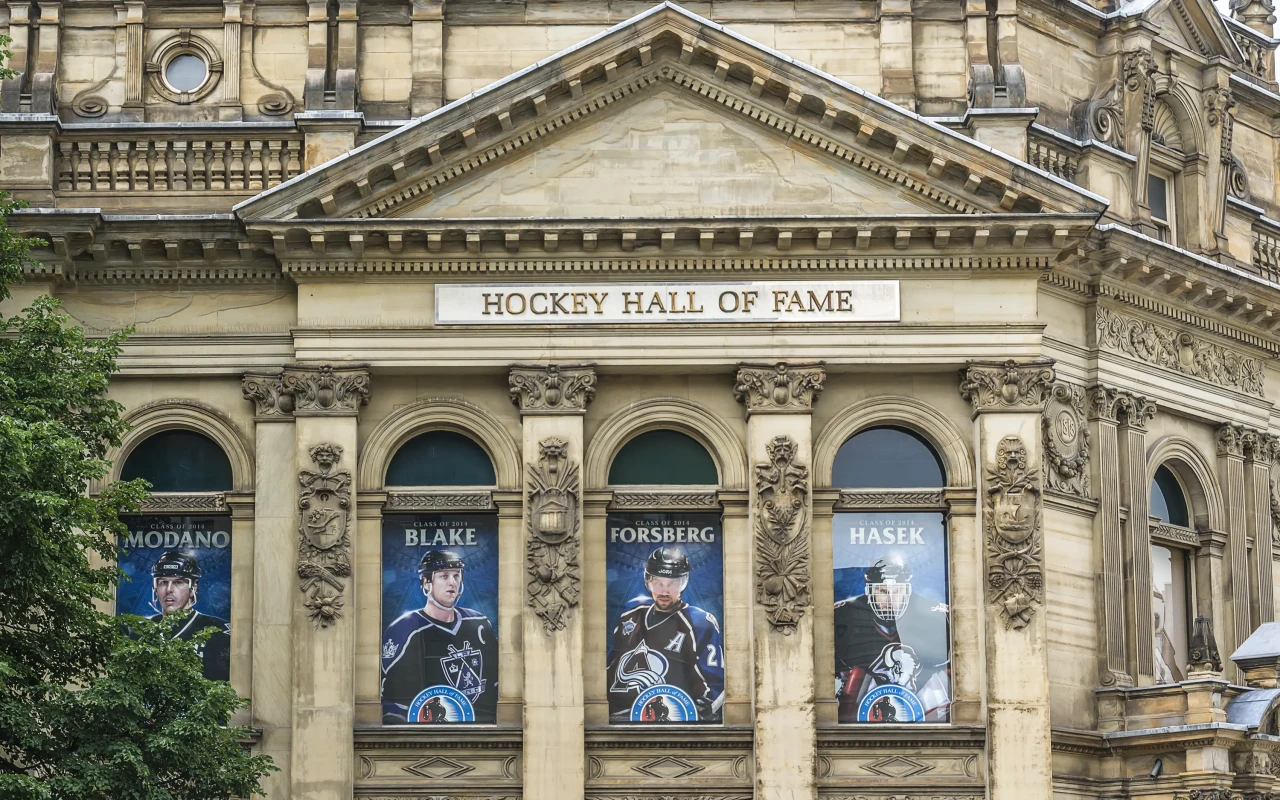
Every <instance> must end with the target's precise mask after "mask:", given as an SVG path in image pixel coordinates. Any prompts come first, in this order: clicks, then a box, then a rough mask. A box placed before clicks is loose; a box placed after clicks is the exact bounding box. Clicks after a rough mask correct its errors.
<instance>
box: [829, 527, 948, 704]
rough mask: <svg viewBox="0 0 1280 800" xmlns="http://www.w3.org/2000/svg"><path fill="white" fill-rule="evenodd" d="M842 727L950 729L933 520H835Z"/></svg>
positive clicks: (942, 594)
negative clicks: (935, 725) (941, 725)
mask: <svg viewBox="0 0 1280 800" xmlns="http://www.w3.org/2000/svg"><path fill="white" fill-rule="evenodd" d="M832 555H833V557H834V561H833V563H834V567H835V570H834V572H835V574H834V579H835V597H836V604H835V650H836V663H835V679H836V686H835V690H836V698H837V699H838V700H839V704H840V705H839V719H840V722H877V723H893V722H947V721H949V719H950V716H951V631H950V622H951V611H950V608H949V606H948V602H949V599H948V598H949V595H948V593H947V537H946V531H945V527H944V518H943V515H942V514H940V513H936V512H861V513H856V514H836V515H835V518H834V519H833V520H832Z"/></svg>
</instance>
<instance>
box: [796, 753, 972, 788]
mask: <svg viewBox="0 0 1280 800" xmlns="http://www.w3.org/2000/svg"><path fill="white" fill-rule="evenodd" d="M878 778H885V779H889V780H892V781H902V780H906V779H909V778H910V779H921V780H925V779H927V780H945V781H947V782H948V783H952V784H954V783H956V782H965V781H972V782H975V783H979V784H980V783H981V781H982V765H981V759H980V758H979V756H978V754H976V753H972V752H968V753H965V752H933V753H928V752H924V753H921V752H901V753H890V754H887V755H886V754H885V753H883V752H876V751H868V752H851V753H841V754H839V755H834V754H833V755H824V756H822V757H821V758H819V761H818V779H819V780H820V781H826V780H828V779H830V780H833V781H847V780H863V781H870V780H876V779H878Z"/></svg>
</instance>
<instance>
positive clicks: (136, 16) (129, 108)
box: [121, 0, 147, 122]
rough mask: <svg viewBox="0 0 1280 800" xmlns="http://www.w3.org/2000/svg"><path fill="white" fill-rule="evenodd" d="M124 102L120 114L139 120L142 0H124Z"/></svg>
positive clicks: (143, 5) (141, 70)
mask: <svg viewBox="0 0 1280 800" xmlns="http://www.w3.org/2000/svg"><path fill="white" fill-rule="evenodd" d="M124 8H125V17H124V41H125V44H124V104H123V105H122V106H121V116H122V117H123V118H124V119H126V120H129V121H134V122H141V121H142V118H143V111H142V74H143V69H144V67H145V66H146V65H145V64H144V63H143V53H142V37H143V33H144V31H143V22H144V21H145V16H146V12H147V7H146V3H144V2H142V0H126V2H125V4H124Z"/></svg>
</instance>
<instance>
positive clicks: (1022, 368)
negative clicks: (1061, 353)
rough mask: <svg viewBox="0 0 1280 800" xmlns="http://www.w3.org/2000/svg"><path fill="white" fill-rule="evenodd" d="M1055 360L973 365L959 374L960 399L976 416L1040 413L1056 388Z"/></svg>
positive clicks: (984, 362) (970, 364)
mask: <svg viewBox="0 0 1280 800" xmlns="http://www.w3.org/2000/svg"><path fill="white" fill-rule="evenodd" d="M1053 363H1054V362H1053V360H1052V359H1043V360H1037V361H1014V360H1013V359H1009V360H1008V361H970V362H969V364H968V366H966V367H965V368H964V369H962V370H960V396H961V397H963V398H964V399H965V400H968V401H969V402H970V403H972V404H973V413H974V414H982V413H984V412H991V411H1016V412H1040V411H1043V410H1044V403H1045V399H1046V398H1047V397H1048V395H1049V387H1050V386H1052V385H1053V381H1054V377H1055V376H1054V372H1053Z"/></svg>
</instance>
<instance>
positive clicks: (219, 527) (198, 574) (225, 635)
mask: <svg viewBox="0 0 1280 800" xmlns="http://www.w3.org/2000/svg"><path fill="white" fill-rule="evenodd" d="M124 521H125V523H126V525H128V528H129V532H128V534H127V536H126V537H125V539H124V540H123V541H122V542H121V550H120V560H119V565H120V569H121V570H122V571H123V572H124V575H125V580H123V581H121V583H120V585H119V586H118V587H117V589H116V613H117V614H121V615H124V614H134V615H137V616H140V617H147V618H148V619H150V620H152V621H155V622H159V621H164V622H166V623H168V625H169V627H170V628H171V631H172V634H171V635H172V636H173V637H174V638H177V639H181V640H183V641H193V640H194V639H196V638H197V636H198V634H200V633H201V632H203V631H209V633H208V634H206V635H207V637H208V638H207V639H205V640H204V641H202V642H201V643H200V644H198V645H197V648H198V652H199V654H200V660H201V662H202V664H203V670H202V671H203V673H204V677H206V678H208V679H209V680H214V681H226V680H230V679H231V623H230V619H231V534H230V530H231V519H230V517H225V516H216V515H215V516H208V517H197V516H186V515H154V516H141V515H139V516H130V517H126V518H125V520H124Z"/></svg>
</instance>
